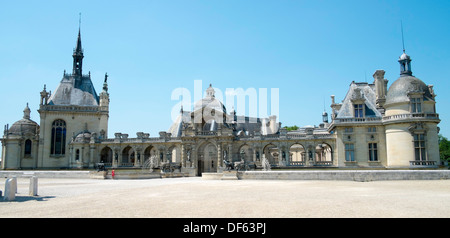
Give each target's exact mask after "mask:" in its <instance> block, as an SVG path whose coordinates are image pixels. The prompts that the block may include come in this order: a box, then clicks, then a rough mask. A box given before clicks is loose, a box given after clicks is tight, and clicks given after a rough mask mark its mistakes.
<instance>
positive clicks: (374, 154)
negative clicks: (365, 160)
mask: <svg viewBox="0 0 450 238" xmlns="http://www.w3.org/2000/svg"><path fill="white" fill-rule="evenodd" d="M377 147H378V145H377V143H369V161H378V148H377Z"/></svg>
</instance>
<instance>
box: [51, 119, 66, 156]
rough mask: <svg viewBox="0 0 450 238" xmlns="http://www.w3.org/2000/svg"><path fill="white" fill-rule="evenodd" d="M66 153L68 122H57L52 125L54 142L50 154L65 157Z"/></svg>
mask: <svg viewBox="0 0 450 238" xmlns="http://www.w3.org/2000/svg"><path fill="white" fill-rule="evenodd" d="M65 153H66V122H65V121H63V120H56V121H54V122H53V124H52V142H51V148H50V154H52V155H64V154H65Z"/></svg>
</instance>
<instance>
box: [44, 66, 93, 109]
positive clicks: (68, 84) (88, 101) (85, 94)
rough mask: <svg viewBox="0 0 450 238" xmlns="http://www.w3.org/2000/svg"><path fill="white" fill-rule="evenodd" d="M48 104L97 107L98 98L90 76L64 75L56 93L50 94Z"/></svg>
mask: <svg viewBox="0 0 450 238" xmlns="http://www.w3.org/2000/svg"><path fill="white" fill-rule="evenodd" d="M49 104H50V105H78V106H98V105H99V97H98V95H97V92H96V91H95V88H94V85H93V84H92V81H91V78H90V76H82V77H79V76H72V75H68V74H65V75H64V77H63V79H62V80H61V82H60V84H59V86H58V88H57V89H56V91H55V92H54V93H52V95H51V97H50V101H49Z"/></svg>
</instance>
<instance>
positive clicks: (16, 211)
mask: <svg viewBox="0 0 450 238" xmlns="http://www.w3.org/2000/svg"><path fill="white" fill-rule="evenodd" d="M5 180H6V179H1V180H0V189H1V190H3V191H4V187H5ZM17 183H18V191H17V192H18V193H17V194H16V200H15V201H3V198H1V199H0V217H33V218H41V217H50V218H60V217H63V218H65V217H70V218H78V217H82V218H88V217H89V218H91V217H93V218H102V217H113V218H121V217H125V218H132V217H149V218H162V217H168V218H209V217H214V218H222V217H226V218H284V217H287V218H309V217H331V218H334V217H342V218H345V217H358V218H359V217H395V218H402V217H427V218H428V217H446V218H448V217H450V180H420V181H417V180H416V181H410V180H407V181H372V182H354V181H299V180H295V181H292V180H281V181H280V180H278V181H272V180H271V181H266V180H237V181H236V180H235V181H221V180H202V179H201V178H198V177H196V178H171V179H146V180H96V179H47V178H39V180H38V196H29V195H28V188H29V179H27V178H18V182H17Z"/></svg>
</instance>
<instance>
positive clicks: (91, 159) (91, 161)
mask: <svg viewBox="0 0 450 238" xmlns="http://www.w3.org/2000/svg"><path fill="white" fill-rule="evenodd" d="M94 150H95V145H94V144H90V145H89V168H93V167H94V164H95V161H94Z"/></svg>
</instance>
